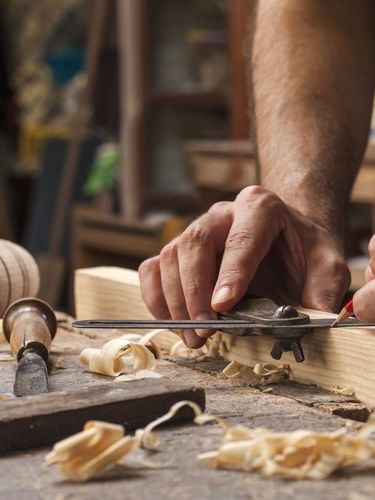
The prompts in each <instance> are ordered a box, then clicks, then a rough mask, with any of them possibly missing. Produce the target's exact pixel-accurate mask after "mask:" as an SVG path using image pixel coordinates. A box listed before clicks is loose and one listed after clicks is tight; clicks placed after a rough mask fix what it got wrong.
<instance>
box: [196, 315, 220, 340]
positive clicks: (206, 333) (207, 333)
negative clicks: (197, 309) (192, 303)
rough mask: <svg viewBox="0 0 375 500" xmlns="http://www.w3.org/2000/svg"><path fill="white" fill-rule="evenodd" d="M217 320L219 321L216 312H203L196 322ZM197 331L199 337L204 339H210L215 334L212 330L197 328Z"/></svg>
mask: <svg viewBox="0 0 375 500" xmlns="http://www.w3.org/2000/svg"><path fill="white" fill-rule="evenodd" d="M215 319H217V314H216V313H215V311H207V312H202V313H199V314H198V315H197V316H196V317H195V320H196V321H210V320H215ZM195 331H196V333H197V335H198V336H199V337H203V338H207V337H210V336H211V335H213V334H214V333H215V330H213V329H212V328H197V329H196V330H195Z"/></svg>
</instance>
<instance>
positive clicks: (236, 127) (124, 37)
mask: <svg viewBox="0 0 375 500" xmlns="http://www.w3.org/2000/svg"><path fill="white" fill-rule="evenodd" d="M252 7H253V2H251V1H248V0H204V1H202V0H189V2H176V0H134V1H124V0H118V1H116V0H105V1H103V0H35V1H33V2H30V1H29V0H3V1H2V2H1V3H0V20H1V26H0V30H1V32H0V94H1V95H0V190H1V192H0V204H1V206H0V238H3V239H9V240H13V241H16V242H19V243H20V244H21V245H23V246H24V247H25V248H27V249H28V250H29V251H30V252H31V253H32V254H33V255H34V256H35V257H36V258H37V261H38V263H39V266H40V270H41V275H42V286H41V292H40V295H41V297H42V298H46V299H48V302H49V303H50V304H51V305H53V306H61V305H63V306H64V307H65V308H68V309H69V308H70V310H71V309H72V306H71V304H72V301H71V298H70V297H71V283H72V277H73V271H74V269H76V268H82V267H90V266H96V265H120V266H126V267H130V268H134V269H136V268H137V267H138V265H139V263H140V262H141V261H142V260H144V259H145V258H147V257H149V256H151V255H154V254H156V253H157V252H158V251H159V250H160V249H161V248H162V246H163V245H164V244H165V243H166V242H167V241H168V240H169V239H171V238H172V237H173V236H174V235H176V234H178V233H179V232H180V231H181V230H182V229H183V228H184V227H185V226H186V225H187V224H188V223H189V221H191V220H192V219H193V218H194V217H196V216H197V215H198V214H199V213H201V212H202V211H204V210H205V209H206V208H208V207H209V206H210V205H211V204H212V203H213V202H215V201H217V200H231V199H233V198H234V197H235V195H236V193H238V191H239V190H240V189H241V188H242V187H244V186H246V185H248V184H253V183H255V182H256V171H255V163H254V160H253V154H252V151H253V149H252V145H251V141H250V128H251V123H250V115H251V114H250V113H249V106H248V96H247V91H246V89H247V86H246V51H247V50H248V47H247V40H248V37H247V32H248V30H250V29H251V22H250V21H251V9H252ZM374 63H375V62H374ZM373 140H374V141H375V124H374V130H372V132H371V135H370V141H369V147H368V149H367V152H366V156H365V160H364V164H363V166H362V168H361V172H360V174H359V177H358V179H357V182H356V185H355V188H354V190H353V195H352V201H353V203H352V206H351V210H350V220H349V223H350V238H349V241H348V248H347V255H348V258H349V259H350V265H351V268H352V274H353V284H352V287H353V289H357V288H358V287H359V286H360V285H361V283H362V281H363V269H364V265H365V264H364V263H365V260H366V257H364V256H363V254H364V253H365V251H366V246H367V241H368V238H369V236H370V235H371V234H372V232H373V231H374V230H375V148H374V147H373V146H372V145H371V144H372V141H373ZM361 255H362V257H360V256H361Z"/></svg>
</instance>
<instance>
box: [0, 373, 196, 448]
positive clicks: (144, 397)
mask: <svg viewBox="0 0 375 500" xmlns="http://www.w3.org/2000/svg"><path fill="white" fill-rule="evenodd" d="M184 399H187V400H190V401H194V402H195V403H197V404H198V405H199V406H200V407H201V408H202V409H204V407H205V394H204V390H203V389H202V388H196V387H194V386H191V385H190V386H189V385H184V384H181V383H179V382H175V381H173V380H163V379H146V380H134V381H132V382H130V383H129V382H118V383H114V382H113V383H112V384H102V385H97V386H92V387H86V388H85V387H83V388H82V389H81V390H79V391H78V390H77V391H72V392H65V393H64V392H55V393H50V394H43V395H39V396H28V397H26V398H17V399H9V400H5V401H2V402H1V410H2V411H1V414H0V452H1V453H6V452H12V451H18V450H25V449H29V448H36V447H40V446H45V445H47V444H50V443H55V442H56V441H58V440H59V439H62V438H65V437H67V436H69V435H71V434H74V433H76V432H79V431H80V430H82V427H83V425H84V423H85V422H87V421H88V420H104V421H107V422H112V423H116V424H122V425H124V426H125V427H126V429H129V430H134V429H138V428H140V427H143V426H145V425H146V424H148V423H149V422H151V420H154V419H155V418H157V417H160V416H161V415H163V414H164V413H166V412H167V411H168V410H169V408H170V407H171V406H172V405H173V404H174V403H176V402H177V401H181V400H184ZM192 418H193V412H192V411H191V410H190V409H189V408H184V409H181V411H179V412H178V414H177V415H176V417H175V418H174V419H173V421H182V420H189V419H190V420H191V419H192Z"/></svg>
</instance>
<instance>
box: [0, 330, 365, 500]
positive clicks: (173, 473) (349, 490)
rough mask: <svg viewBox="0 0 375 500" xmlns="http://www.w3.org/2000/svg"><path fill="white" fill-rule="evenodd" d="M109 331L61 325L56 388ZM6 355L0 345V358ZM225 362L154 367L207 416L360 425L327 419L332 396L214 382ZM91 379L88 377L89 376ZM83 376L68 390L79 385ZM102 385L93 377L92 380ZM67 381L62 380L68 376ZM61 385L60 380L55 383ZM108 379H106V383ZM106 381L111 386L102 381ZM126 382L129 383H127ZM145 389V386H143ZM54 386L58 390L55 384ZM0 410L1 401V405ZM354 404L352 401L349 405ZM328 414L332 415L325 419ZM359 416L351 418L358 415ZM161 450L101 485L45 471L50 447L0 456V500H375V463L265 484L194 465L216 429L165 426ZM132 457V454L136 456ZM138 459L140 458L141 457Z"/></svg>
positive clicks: (9, 370)
mask: <svg viewBox="0 0 375 500" xmlns="http://www.w3.org/2000/svg"><path fill="white" fill-rule="evenodd" d="M114 335H115V334H114V333H113V332H110V333H105V332H103V331H102V332H95V331H90V332H89V333H82V332H80V333H78V332H76V331H72V330H71V328H69V325H68V323H67V322H66V321H65V320H61V321H60V327H59V330H58V333H57V336H56V338H55V341H54V347H53V353H52V370H51V378H52V377H54V379H53V384H55V386H57V387H58V386H59V384H60V385H61V380H63V378H64V372H65V373H68V372H69V370H70V368H71V367H72V366H73V365H77V363H78V360H77V355H78V354H79V352H80V350H81V349H82V348H84V347H88V346H101V345H102V344H103V343H104V341H105V340H108V339H109V338H110V337H113V336H114ZM7 350H8V346H7V344H5V343H4V342H3V343H0V355H1V356H4V355H5V353H6V352H7ZM224 364H225V362H224V361H222V360H207V361H203V362H200V363H194V365H190V364H188V365H186V363H184V364H176V363H172V362H169V361H165V360H160V361H158V371H159V372H160V373H162V374H163V375H165V376H166V377H168V378H170V379H174V380H179V381H182V382H184V383H187V384H193V385H195V386H198V387H203V388H204V389H205V391H206V401H207V403H206V404H207V411H208V412H209V413H213V414H215V415H217V416H220V417H224V418H226V419H228V421H229V422H231V423H241V424H245V425H248V426H251V427H260V426H261V427H268V428H272V429H275V430H280V431H285V430H293V429H299V428H307V429H312V430H319V431H332V430H334V429H338V428H340V427H343V426H345V425H349V426H351V427H352V428H353V429H355V428H356V427H357V426H359V425H361V424H359V423H358V422H355V421H353V420H348V419H344V418H342V417H339V416H336V415H332V408H334V407H338V408H339V407H341V406H342V407H345V402H346V401H347V402H348V404H349V406H350V404H351V403H350V398H345V397H343V396H337V395H334V394H331V393H328V392H325V391H322V390H320V389H317V388H315V387H312V386H301V385H298V384H296V383H290V382H288V381H286V382H285V383H283V384H281V385H278V386H276V385H273V386H272V387H273V390H272V392H267V393H264V392H261V391H259V390H257V389H254V388H250V387H241V386H234V385H233V384H232V383H231V382H230V381H228V380H225V379H223V378H222V377H220V376H218V373H220V371H221V369H222V367H223V366H224ZM0 372H1V373H2V379H1V380H2V386H1V390H2V391H9V390H11V384H12V374H14V364H13V363H10V362H3V363H0ZM90 375H92V374H90ZM87 376H88V374H87V373H85V372H84V371H82V377H80V378H79V379H78V380H77V377H76V380H75V382H74V381H73V380H72V379H70V382H69V383H70V384H72V385H74V383H75V384H81V385H82V383H83V381H85V380H86V379H85V377H87ZM92 376H94V377H97V378H99V379H103V377H101V376H100V375H92ZM68 378H69V377H68ZM59 380H60V382H59ZM109 380H110V379H109ZM108 383H113V382H111V381H108ZM126 383H128V384H132V382H126ZM150 383H152V381H150ZM56 384H57V385H56ZM0 404H1V401H0ZM352 404H354V403H352ZM330 413H331V414H330ZM357 416H358V414H357ZM158 435H159V437H160V441H161V445H160V447H159V450H160V451H159V452H158V453H152V454H151V455H149V456H147V458H146V460H147V461H148V462H153V463H156V464H168V465H167V466H165V467H163V468H158V469H155V468H154V469H151V468H147V467H146V466H143V467H139V465H138V466H135V464H134V463H132V462H133V459H132V458H131V456H129V458H128V460H126V462H125V463H128V464H129V467H123V466H121V465H117V466H116V467H114V468H113V469H111V470H108V471H107V472H105V473H103V475H102V476H101V477H100V479H99V478H98V479H95V480H92V481H90V482H87V483H83V484H77V483H72V482H69V481H67V480H65V479H64V478H63V477H62V476H61V475H59V474H58V472H57V470H56V469H55V468H48V469H45V468H44V467H43V460H44V456H45V455H46V453H47V452H48V451H49V450H50V449H51V447H48V448H43V449H38V450H31V451H26V452H19V453H14V454H8V455H6V456H3V457H2V458H1V462H0V464H1V469H0V470H1V474H0V498H9V499H13V498H14V499H17V500H22V499H27V500H34V499H35V500H36V499H48V500H49V499H61V500H62V499H70V498H77V499H96V498H98V499H99V498H103V497H105V496H107V497H108V498H120V499H121V498H126V499H127V500H132V499H137V500H140V499H142V500H148V499H150V500H151V499H152V500H155V499H158V498H178V499H194V500H195V499H215V500H217V499H221V498H222V499H228V498H236V499H237V498H241V499H242V498H254V499H262V498H264V499H267V500H271V499H277V500H282V499H286V498H295V499H312V498H313V499H324V498H330V499H352V500H354V499H355V500H359V499H362V498H374V497H375V481H374V480H373V475H374V468H371V467H370V465H371V466H373V467H375V464H373V463H372V464H368V465H367V464H366V467H361V468H357V469H356V470H355V471H354V470H350V472H349V471H345V472H341V473H338V474H335V475H334V476H333V477H332V478H330V479H328V480H324V481H286V480H282V479H277V478H265V477H262V476H261V475H259V474H255V473H245V472H236V471H224V470H211V469H209V468H205V467H204V466H202V465H200V464H199V463H198V462H197V460H196V455H197V454H198V453H200V452H203V451H209V450H212V449H215V447H216V446H217V445H218V444H219V442H220V438H221V433H220V430H219V428H218V426H216V425H205V426H202V427H199V426H196V425H194V424H192V423H188V424H186V423H185V424H183V425H175V426H172V427H171V426H167V427H164V428H162V429H159V430H158ZM137 453H138V452H137ZM140 456H141V457H144V456H145V455H144V452H140Z"/></svg>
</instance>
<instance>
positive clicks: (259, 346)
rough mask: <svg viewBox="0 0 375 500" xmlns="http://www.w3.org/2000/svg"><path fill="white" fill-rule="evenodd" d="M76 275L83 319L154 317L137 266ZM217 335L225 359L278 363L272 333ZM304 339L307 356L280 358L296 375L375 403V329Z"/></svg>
mask: <svg viewBox="0 0 375 500" xmlns="http://www.w3.org/2000/svg"><path fill="white" fill-rule="evenodd" d="M76 279H77V281H76V307H77V314H78V318H79V319H90V318H93V319H98V318H109V317H113V318H121V317H122V318H123V319H145V318H150V314H149V313H148V311H147V309H146V307H145V305H144V304H143V301H142V298H141V295H140V291H139V282H138V278H137V277H136V275H135V274H134V271H132V272H130V274H129V271H128V270H115V269H113V268H110V269H109V270H108V271H106V268H99V269H95V268H93V269H83V270H79V271H77V274H76ZM116 291H117V292H118V293H117V292H116ZM302 311H303V310H302ZM307 313H308V314H309V315H310V317H311V318H325V317H333V315H332V314H329V313H324V312H320V311H311V310H308V311H307ZM214 339H215V341H216V344H217V352H218V353H219V354H220V355H221V356H222V357H223V358H224V359H227V360H236V361H238V362H239V363H242V364H244V365H249V366H254V365H255V364H256V363H258V362H261V363H270V362H273V363H277V362H275V360H273V359H272V358H271V356H270V351H271V348H272V344H273V339H272V338H271V337H268V336H253V337H236V336H233V335H230V334H226V333H221V332H219V333H217V334H215V336H214ZM155 341H157V338H156V339H155ZM175 341H176V336H175V335H174V334H172V333H170V334H165V335H163V336H160V344H161V346H162V347H164V348H168V347H169V348H170V347H171V345H173V343H174V342H175ZM302 345H303V349H304V352H305V357H306V360H305V361H304V362H303V363H296V361H295V360H294V357H293V355H291V353H284V354H283V358H282V360H281V361H282V362H284V363H288V364H289V365H290V366H291V370H292V377H293V378H294V379H295V380H297V381H299V382H303V383H307V384H316V385H318V386H320V387H322V388H324V389H328V390H331V389H333V388H336V387H340V388H344V387H351V388H353V389H354V391H355V396H356V397H357V398H358V399H359V400H361V401H363V402H364V403H366V404H367V405H369V406H370V407H375V368H374V367H375V329H370V328H334V329H325V330H316V331H315V332H313V333H312V334H309V335H306V336H305V337H304V339H303V340H302Z"/></svg>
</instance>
